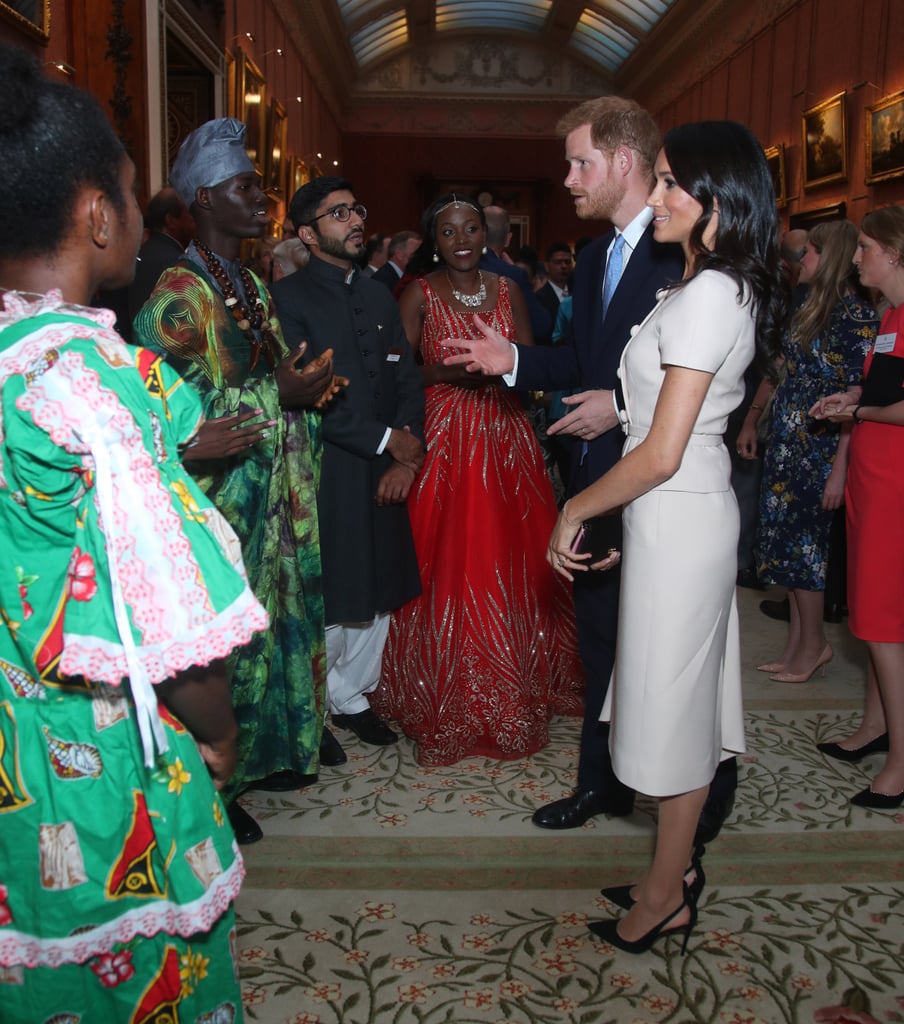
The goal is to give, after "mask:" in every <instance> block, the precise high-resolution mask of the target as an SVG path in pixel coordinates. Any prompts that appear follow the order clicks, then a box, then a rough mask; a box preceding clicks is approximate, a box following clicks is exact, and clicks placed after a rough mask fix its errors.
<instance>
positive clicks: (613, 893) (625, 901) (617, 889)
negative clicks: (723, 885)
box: [600, 852, 706, 910]
mask: <svg viewBox="0 0 904 1024" xmlns="http://www.w3.org/2000/svg"><path fill="white" fill-rule="evenodd" d="M688 875H690V876H691V877H690V878H688ZM684 884H685V886H686V887H687V891H688V892H689V893H690V895H691V899H692V900H693V901H694V903H696V902H697V900H699V899H700V893H701V892H703V886H704V885H706V875H705V873H704V871H703V865H702V864H701V863H700V856H699V855H698V854H697V853H696V852H694V855H693V856H692V857H691V863H690V867H689V868H688V869H687V871H685V872H684ZM633 888H634V886H633V885H610V886H609V887H608V888H606V889H600V893H601V894H602V895H603V896H605V897H606V899H607V900H608V901H609V902H610V903H614V904H615V905H616V906H617V907H621V908H622V910H630V909H631V907H633V906H634V904H635V903H636V902H637V901H636V900H635V899H634V897H633V896H632V895H631V890H632V889H633Z"/></svg>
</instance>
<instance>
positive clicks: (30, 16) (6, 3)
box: [0, 0, 50, 44]
mask: <svg viewBox="0 0 904 1024" xmlns="http://www.w3.org/2000/svg"><path fill="white" fill-rule="evenodd" d="M0 17H2V18H3V19H4V20H5V21H10V22H12V23H13V25H15V26H16V27H17V28H20V29H21V30H22V31H23V32H24V33H25V34H26V35H29V36H31V37H32V39H37V40H39V41H40V42H42V43H45V44H46V43H47V42H48V41H49V40H50V0H0Z"/></svg>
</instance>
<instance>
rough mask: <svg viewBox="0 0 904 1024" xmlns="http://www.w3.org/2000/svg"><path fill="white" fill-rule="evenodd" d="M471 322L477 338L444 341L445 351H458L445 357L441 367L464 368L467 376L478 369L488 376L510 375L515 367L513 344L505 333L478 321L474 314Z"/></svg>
mask: <svg viewBox="0 0 904 1024" xmlns="http://www.w3.org/2000/svg"><path fill="white" fill-rule="evenodd" d="M472 321H473V323H474V326H475V327H476V328H477V330H478V331H479V332H480V337H479V338H444V339H443V347H444V348H456V349H459V350H460V351H459V352H453V353H451V354H450V355H448V356H446V358H445V359H443V365H445V366H464V367H465V368H466V369H467V370H468V372H469V373H476V372H477V371H478V370H479V371H481V372H482V373H485V374H486V375H487V376H489V377H501V376H502V375H503V374H505V373H511V372H512V370H513V369H514V368H515V353H514V352H513V351H512V343H511V342H510V341H509V340H508V338H506V337H505V335H504V334H500V333H499V331H497V330H496V329H495V328H493V327H490V326H489V324H487V323H486V322H485V321H484V320H481V318H480V317H479V316H478V315H477V314H476V313H475V314H474V315H473V317H472Z"/></svg>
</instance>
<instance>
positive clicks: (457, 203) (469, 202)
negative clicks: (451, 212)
mask: <svg viewBox="0 0 904 1024" xmlns="http://www.w3.org/2000/svg"><path fill="white" fill-rule="evenodd" d="M450 206H454V207H455V209H456V210H457V209H459V207H462V206H470V207H471V209H472V210H474V211H475V213H482V212H483V211H482V210H481V208H480V207H479V206H478V205H477V203H475V202H474V200H473V199H462V198H461V197H460V196H457V195H456V194H455V193H454V192H453V193H452V198H451V199H450V200H449V202H448V203H443V205H442V206H441V207H440V208H439V209H438V210H437V211H436V213H434V214H433V224H434V225H436V222H437V220H438V219H439V215H440V214H441V213H442V212H443V210H448V209H449V207H450Z"/></svg>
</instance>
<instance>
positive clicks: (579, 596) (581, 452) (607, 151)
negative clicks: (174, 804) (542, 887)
mask: <svg viewBox="0 0 904 1024" xmlns="http://www.w3.org/2000/svg"><path fill="white" fill-rule="evenodd" d="M557 130H558V133H559V135H561V136H562V137H564V139H565V158H566V161H567V162H568V166H569V171H568V175H567V176H566V178H565V187H566V188H568V189H569V191H570V192H571V195H572V196H573V197H574V204H575V211H576V213H577V215H578V217H580V218H581V219H582V220H607V221H609V222H610V223H611V224H612V225H613V228H614V230H612V231H609V232H607V233H606V234H605V235H603V236H602V237H601V238H599V239H597V240H596V241H595V242H593V243H592V244H591V245H588V246H587V247H586V249H584V250H583V251H582V253H581V255H580V258H579V259H578V263H577V267H576V268H575V272H574V284H573V288H572V296H573V299H572V302H573V324H572V336H571V339H570V340H569V341H568V342H565V343H562V344H560V345H558V346H556V347H553V348H548V347H532V348H527V347H521V346H519V345H511V344H510V343H509V342H507V341H506V340H505V339H504V338H502V337H501V336H498V335H495V336H494V333H493V332H489V331H487V332H485V334H484V339H483V340H481V341H478V342H474V343H471V356H470V358H471V362H469V363H468V366H469V369H478V368H479V369H481V370H483V372H484V373H491V374H502V375H504V376H505V380H506V382H507V383H508V384H510V385H515V384H517V386H518V387H519V388H520V389H526V390H560V389H561V390H565V389H569V388H574V387H578V388H580V389H581V390H580V391H579V392H578V393H576V394H574V395H572V396H570V397H567V398H565V399H564V402H565V404H566V405H567V406H569V412H568V413H567V414H566V415H565V416H563V417H562V418H561V419H559V420H557V421H556V423H554V424H553V425H552V426H551V427H550V428H549V433H550V434H561V435H567V436H570V437H573V438H574V439H575V442H574V443H573V444H572V446H571V448H572V464H571V469H570V474H569V494H575V493H577V492H578V491H580V490H582V489H583V488H585V487H586V486H588V484H590V483H592V482H593V481H594V480H597V479H598V478H599V477H601V476H602V475H603V474H604V473H606V472H607V471H608V470H609V469H611V468H612V466H613V465H614V464H615V462H616V460H617V459H618V458H619V457H620V455H621V449H622V443H623V440H624V435H623V434H622V431H621V429H620V422H619V413H618V395H617V388H618V365H619V361H620V359H621V354H622V350H623V349H624V347H625V344H626V343H627V341H628V338H629V337H630V334H631V328H632V327H634V326H635V325H636V324H639V323H640V322H641V321H642V320H643V319H644V318H645V317H646V315H647V314H648V313H649V312H650V310H651V309H652V308H653V306H654V305H655V303H656V293H657V292H658V290H659V289H660V288H662V287H663V286H664V285H666V284H667V283H669V282H673V281H677V280H679V279H680V278H681V275H682V272H683V269H684V261H683V256H682V253H681V251H680V249H679V248H678V247H673V246H666V245H660V244H659V243H657V242H655V241H654V240H653V231H652V223H651V222H652V210H651V209H650V208H649V207H648V206H647V196H648V195H649V193H650V189H651V187H652V182H653V164H654V162H655V160H656V155H657V153H658V152H659V148H660V144H661V136H660V133H659V130H658V128H657V127H656V124H655V122H654V121H653V119H652V118H651V117H650V115H649V114H648V113H647V112H646V111H645V110H644V109H643V108H642V107H640V106H639V105H638V104H637V103H635V102H634V101H633V100H626V99H621V98H619V97H615V96H604V97H600V98H599V99H594V100H589V101H587V102H586V103H582V104H581V105H580V106H579V107H577V108H576V109H574V110H572V111H571V112H570V113H568V114H566V115H565V117H563V118H562V120H561V121H560V122H559V124H558V127H557ZM613 252H615V263H612V254H613ZM607 267H608V269H609V273H608V275H607ZM616 267H618V270H616ZM607 277H608V278H609V280H608V281H607ZM612 287H614V291H612ZM604 292H605V293H606V294H607V297H608V299H609V300H608V303H604ZM610 293H611V297H609V294H610ZM456 344H457V345H461V346H462V347H465V348H466V347H468V343H466V342H461V341H456ZM465 358H467V357H460V360H459V361H464V359H465ZM618 592H619V571H618V569H617V568H616V569H612V570H609V571H606V572H593V571H590V572H585V573H578V574H576V577H575V582H574V599H575V612H576V617H577V633H578V643H579V646H580V651H581V659H582V661H583V663H584V668H585V670H586V675H587V690H586V697H585V712H584V724H583V728H582V732H581V750H580V760H579V763H578V778H577V788H576V789H575V791H574V792H573V793H572V794H571V795H570V796H568V797H565V798H564V799H561V800H556V801H554V802H553V803H551V804H547V805H546V806H544V807H540V808H539V809H538V810H537V811H535V812H534V815H533V819H532V820H533V822H534V824H535V825H539V826H540V827H541V828H553V829H566V828H576V827H578V826H580V825H583V824H584V823H585V822H586V821H587V820H588V819H589V818H591V817H593V816H595V815H597V814H608V815H610V816H613V817H615V816H623V815H626V814H630V813H631V811H632V809H633V806H634V792H633V790H631V789H629V788H628V787H627V786H625V785H624V784H623V783H621V782H620V781H619V780H618V779H617V778H616V776H615V773H614V772H613V770H612V762H611V759H610V757H609V743H608V739H609V725H608V723H604V722H600V721H599V717H600V713H601V711H602V707H603V701H604V699H605V696H606V691H607V690H608V688H609V677H610V675H611V673H612V664H613V661H614V658H615V634H616V629H617V625H618ZM736 784H737V769H736V765H735V762H734V760H733V759H732V760H731V761H730V762H725V764H724V765H723V768H722V769H721V771H720V773H719V774H717V776H716V779H715V780H714V782H713V786H712V788H711V792H710V798H709V800H708V801H707V806H706V807H705V808H704V811H703V814H702V815H701V822H700V827H699V829H698V841H700V842H707V841H709V840H710V839H712V838H714V835H715V834H716V833H717V832H718V830H719V828H720V827H721V825H722V822H723V821H724V819H725V817H726V816H727V814H728V813H729V811H730V809H731V805H732V803H733V797H734V789H735V787H736Z"/></svg>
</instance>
